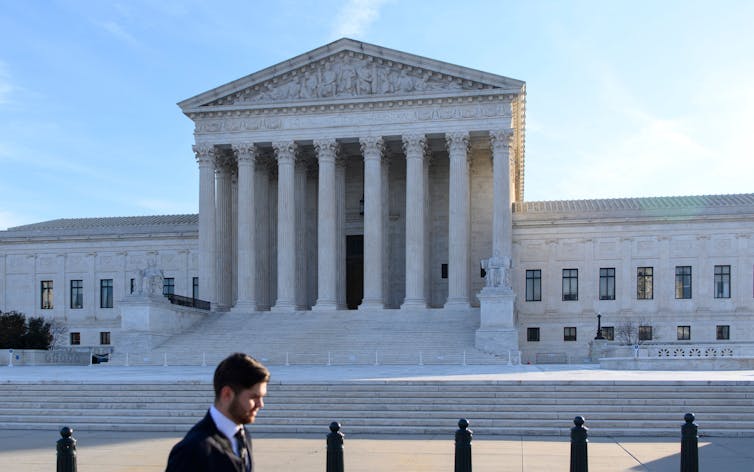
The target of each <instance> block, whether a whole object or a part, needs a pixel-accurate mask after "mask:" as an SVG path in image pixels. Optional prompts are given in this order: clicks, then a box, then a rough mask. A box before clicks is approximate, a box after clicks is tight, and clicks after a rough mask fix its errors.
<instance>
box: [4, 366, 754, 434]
mask: <svg viewBox="0 0 754 472" xmlns="http://www.w3.org/2000/svg"><path fill="white" fill-rule="evenodd" d="M212 396H213V395H212V388H211V385H210V384H209V383H208V382H207V383H198V382H152V383H134V382H123V383H107V384H105V383H84V382H76V381H73V380H72V381H70V382H55V383H38V382H37V383H7V382H5V383H0V428H3V429H35V430H57V429H59V428H60V427H61V426H63V425H70V426H72V427H74V428H75V429H76V430H77V431H97V430H107V431H112V430H120V431H173V432H184V431H186V430H188V428H190V426H191V425H192V424H193V423H195V422H196V421H197V420H198V419H199V418H201V417H202V416H203V415H204V413H205V412H206V409H207V406H208V405H209V403H210V402H211V400H212ZM265 403H266V405H265V408H264V410H262V412H261V413H260V414H259V417H258V419H257V423H256V424H255V425H254V426H253V431H255V432H260V433H261V432H263V433H287V434H291V435H299V434H304V433H316V434H321V435H323V437H324V435H325V434H326V433H327V432H328V425H329V424H330V422H331V421H339V422H340V423H341V424H342V428H343V431H344V432H346V433H347V434H348V433H357V434H359V433H363V434H386V435H394V436H397V435H405V434H414V435H415V434H421V435H430V434H431V435H435V434H437V435H443V436H447V437H448V438H451V437H452V434H453V432H454V431H455V429H456V428H457V426H456V425H457V422H458V419H459V418H462V417H464V418H467V419H468V420H469V421H470V423H471V426H470V427H471V429H472V430H474V434H475V437H476V438H479V437H484V436H492V435H560V436H563V435H568V434H569V428H570V427H571V426H573V418H574V417H575V416H576V415H583V416H584V417H585V418H586V421H587V423H586V424H587V426H588V427H589V428H590V435H591V436H675V437H678V436H679V434H680V426H681V424H683V415H684V414H685V413H686V412H693V413H695V414H696V422H697V424H698V425H699V431H700V434H701V435H703V436H704V435H706V436H749V437H751V436H754V382H750V381H741V382H719V383H712V382H704V381H667V382H641V381H623V382H622V381H583V382H576V381H561V382H556V381H487V382H483V381H479V382H456V381H451V382H444V381H387V382H386V381H379V382H365V381H361V382H334V383H285V384H281V383H272V384H271V385H270V388H269V395H268V397H267V399H266V401H265Z"/></svg>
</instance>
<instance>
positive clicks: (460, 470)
mask: <svg viewBox="0 0 754 472" xmlns="http://www.w3.org/2000/svg"><path fill="white" fill-rule="evenodd" d="M468 428H469V422H468V421H467V420H466V418H461V419H460V420H458V431H456V470H455V472H471V436H472V435H473V434H474V432H473V431H471V430H469V429H468Z"/></svg>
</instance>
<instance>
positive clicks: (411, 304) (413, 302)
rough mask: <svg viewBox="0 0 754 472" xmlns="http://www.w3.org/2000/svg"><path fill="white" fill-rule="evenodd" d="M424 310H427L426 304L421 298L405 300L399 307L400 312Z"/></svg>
mask: <svg viewBox="0 0 754 472" xmlns="http://www.w3.org/2000/svg"><path fill="white" fill-rule="evenodd" d="M426 308H427V302H426V301H425V300H424V299H421V298H412V299H406V300H404V301H403V304H402V305H401V310H416V309H422V310H424V309H426Z"/></svg>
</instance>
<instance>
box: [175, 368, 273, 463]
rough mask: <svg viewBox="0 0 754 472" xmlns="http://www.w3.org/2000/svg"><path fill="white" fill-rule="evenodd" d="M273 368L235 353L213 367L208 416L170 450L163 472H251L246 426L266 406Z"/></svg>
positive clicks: (251, 458) (249, 446) (249, 443)
mask: <svg viewBox="0 0 754 472" xmlns="http://www.w3.org/2000/svg"><path fill="white" fill-rule="evenodd" d="M269 381H270V372H269V371H268V370H267V368H266V367H265V366H264V365H262V363H261V362H259V361H257V360H256V359H254V358H253V357H251V356H249V355H247V354H242V353H235V354H231V355H230V356H228V357H227V358H225V359H224V360H223V361H222V362H220V364H218V366H217V368H216V369H215V376H214V379H213V383H214V387H215V401H214V404H213V405H212V406H210V408H209V411H208V412H207V414H206V415H205V416H204V418H203V419H202V420H201V421H199V422H198V423H197V424H195V425H194V427H193V428H191V430H190V431H189V432H188V433H186V436H185V437H184V438H183V439H182V440H181V441H180V442H179V443H178V444H176V445H175V446H173V449H172V450H171V451H170V456H168V465H167V468H166V469H165V472H226V471H227V472H252V471H253V470H254V458H253V456H252V454H251V441H250V440H249V439H248V436H247V435H246V430H245V428H244V425H245V424H249V423H253V422H254V420H255V418H256V415H257V412H258V411H259V410H260V409H261V408H263V407H264V397H265V395H267V383H268V382H269Z"/></svg>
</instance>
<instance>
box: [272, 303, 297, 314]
mask: <svg viewBox="0 0 754 472" xmlns="http://www.w3.org/2000/svg"><path fill="white" fill-rule="evenodd" d="M270 311H274V312H288V313H292V312H294V311H296V304H295V303H293V302H290V301H279V302H277V303H275V305H274V306H273V307H272V308H270Z"/></svg>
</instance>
